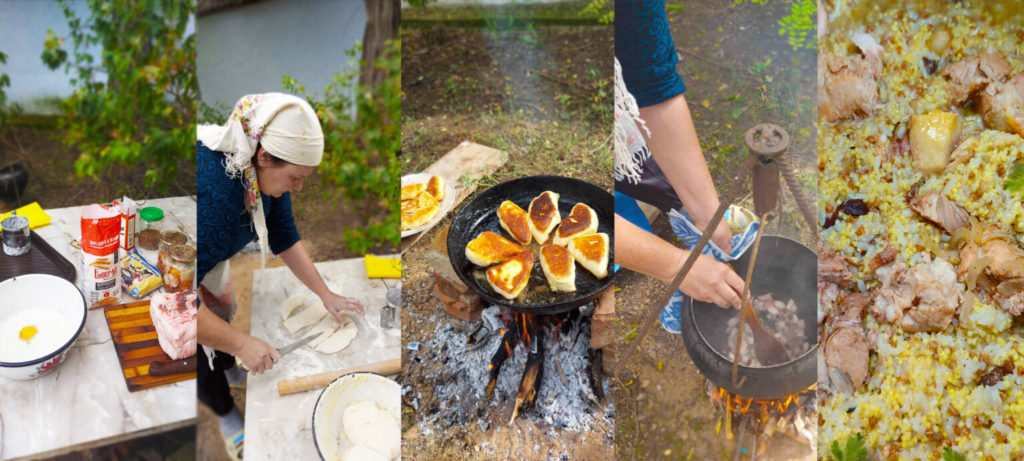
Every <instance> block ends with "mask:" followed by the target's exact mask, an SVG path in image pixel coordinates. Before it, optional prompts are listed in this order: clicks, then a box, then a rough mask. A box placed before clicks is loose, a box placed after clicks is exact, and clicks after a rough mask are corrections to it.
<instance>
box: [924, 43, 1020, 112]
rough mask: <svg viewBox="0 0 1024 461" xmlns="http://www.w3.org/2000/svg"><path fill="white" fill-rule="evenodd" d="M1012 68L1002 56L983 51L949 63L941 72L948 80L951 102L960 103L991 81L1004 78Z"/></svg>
mask: <svg viewBox="0 0 1024 461" xmlns="http://www.w3.org/2000/svg"><path fill="white" fill-rule="evenodd" d="M1011 70H1012V69H1011V67H1010V63H1009V62H1007V61H1006V59H1003V58H1002V57H1001V56H998V55H995V54H992V53H981V54H979V55H977V56H971V57H969V58H964V59H962V60H960V61H958V62H955V63H953V64H950V65H947V66H946V67H943V68H942V70H941V71H939V74H940V75H942V76H943V77H945V78H946V81H947V82H948V87H947V88H948V89H947V91H948V92H949V96H950V100H951V102H952V103H953V104H956V105H960V104H963V103H964V102H965V101H967V100H968V99H970V97H971V95H973V94H974V93H976V92H978V91H980V90H982V89H983V88H985V86H986V85H988V84H989V83H992V82H995V81H1001V80H1003V79H1004V78H1005V77H1006V75H1007V74H1009V73H1010V71H1011Z"/></svg>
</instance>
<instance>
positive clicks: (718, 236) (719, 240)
mask: <svg viewBox="0 0 1024 461" xmlns="http://www.w3.org/2000/svg"><path fill="white" fill-rule="evenodd" d="M711 241H712V242H715V245H718V248H721V249H722V251H724V252H726V254H728V253H732V230H731V229H729V223H727V222H725V219H722V220H720V221H718V227H716V228H715V233H713V234H711Z"/></svg>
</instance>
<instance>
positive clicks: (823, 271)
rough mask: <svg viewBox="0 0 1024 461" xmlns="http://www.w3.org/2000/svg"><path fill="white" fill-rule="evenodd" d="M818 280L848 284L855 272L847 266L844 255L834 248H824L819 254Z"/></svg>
mask: <svg viewBox="0 0 1024 461" xmlns="http://www.w3.org/2000/svg"><path fill="white" fill-rule="evenodd" d="M818 280H824V281H826V282H831V283H836V284H839V285H846V284H848V283H850V281H852V280H853V274H851V273H850V270H849V269H848V268H847V267H846V259H844V258H843V255H841V254H839V253H838V252H835V251H833V250H822V251H821V252H820V253H819V254H818Z"/></svg>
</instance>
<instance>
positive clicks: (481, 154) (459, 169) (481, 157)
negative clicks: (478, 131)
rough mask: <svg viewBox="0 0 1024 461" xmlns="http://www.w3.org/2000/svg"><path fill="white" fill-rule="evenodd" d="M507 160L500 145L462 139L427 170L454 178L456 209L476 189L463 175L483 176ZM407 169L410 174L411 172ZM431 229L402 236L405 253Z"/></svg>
mask: <svg viewBox="0 0 1024 461" xmlns="http://www.w3.org/2000/svg"><path fill="white" fill-rule="evenodd" d="M506 161H508V156H507V155H505V153H504V152H502V151H500V150H498V149H495V148H492V147H487V146H484V145H482V144H477V143H474V142H470V141H462V143H460V144H459V145H458V146H455V148H454V149H452V150H450V151H448V153H447V154H444V155H443V156H441V158H439V159H438V160H437V161H436V162H434V163H433V164H431V165H430V166H428V167H426V168H424V169H423V173H433V174H437V175H441V176H442V177H444V178H446V179H447V180H448V181H451V183H452V187H454V188H455V203H454V205H453V206H452V210H453V211H454V210H455V209H456V208H458V205H459V204H460V203H462V201H463V200H466V197H469V195H470V194H472V193H473V191H475V190H476V181H463V178H466V179H468V180H477V179H480V178H483V177H484V176H487V175H489V174H491V173H494V172H495V171H496V170H497V169H498V168H501V167H502V165H504V164H505V162H506ZM405 173H406V174H409V173H411V172H405ZM467 183H468V184H467ZM443 221H444V219H441V220H440V221H438V222H443ZM435 225H436V224H435ZM430 229H431V228H430V227H428V228H426V229H423V230H422V231H420V232H418V233H416V234H415V235H410V236H408V237H406V238H404V239H402V246H401V252H402V253H405V251H406V250H408V249H409V248H411V247H412V246H413V245H415V244H416V242H418V241H419V240H420V238H421V237H423V236H424V235H426V234H427V232H429V231H430Z"/></svg>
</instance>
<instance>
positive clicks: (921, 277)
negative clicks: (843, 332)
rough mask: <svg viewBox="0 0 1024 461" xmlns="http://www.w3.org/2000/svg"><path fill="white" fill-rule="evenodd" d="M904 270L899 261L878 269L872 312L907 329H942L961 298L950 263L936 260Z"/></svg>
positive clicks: (946, 324)
mask: <svg viewBox="0 0 1024 461" xmlns="http://www.w3.org/2000/svg"><path fill="white" fill-rule="evenodd" d="M905 269H906V265H905V264H903V263H902V262H899V261H897V262H894V263H892V264H891V265H889V266H885V267H881V268H879V269H878V271H877V275H878V277H879V280H880V281H881V282H882V285H881V286H880V287H879V288H877V289H876V292H875V304H874V305H873V306H872V309H871V313H872V315H874V316H875V318H876V319H878V321H879V322H888V323H891V324H893V325H897V326H899V327H900V328H902V329H903V330H905V331H908V332H935V331H941V330H943V329H945V328H946V327H947V326H949V324H950V322H952V320H953V314H955V313H956V310H957V308H958V307H960V303H961V302H962V300H963V292H962V291H961V290H960V289H959V288H958V286H957V283H956V272H954V270H953V265H952V264H950V263H949V262H947V261H946V260H944V259H936V260H934V261H930V262H926V263H921V264H918V265H916V266H914V267H913V268H911V269H910V270H905Z"/></svg>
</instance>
